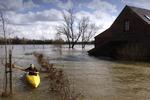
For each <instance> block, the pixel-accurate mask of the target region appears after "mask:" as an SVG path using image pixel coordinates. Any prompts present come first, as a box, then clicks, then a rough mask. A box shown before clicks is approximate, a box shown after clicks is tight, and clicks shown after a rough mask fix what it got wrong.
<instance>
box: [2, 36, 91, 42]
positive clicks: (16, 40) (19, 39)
mask: <svg viewBox="0 0 150 100" xmlns="http://www.w3.org/2000/svg"><path fill="white" fill-rule="evenodd" d="M0 44H5V39H4V38H0ZM7 44H68V42H67V41H64V40H57V39H55V40H52V39H51V40H40V39H39V40H34V39H25V38H18V37H15V38H9V39H7ZM77 44H82V42H77ZM86 44H93V41H90V42H86Z"/></svg>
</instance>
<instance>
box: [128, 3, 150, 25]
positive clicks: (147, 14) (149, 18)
mask: <svg viewBox="0 0 150 100" xmlns="http://www.w3.org/2000/svg"><path fill="white" fill-rule="evenodd" d="M128 7H129V8H131V10H132V11H134V12H135V13H136V14H137V15H138V16H139V17H141V18H142V19H143V20H144V21H145V22H146V23H148V24H150V10H148V9H144V8H138V7H133V6H128Z"/></svg>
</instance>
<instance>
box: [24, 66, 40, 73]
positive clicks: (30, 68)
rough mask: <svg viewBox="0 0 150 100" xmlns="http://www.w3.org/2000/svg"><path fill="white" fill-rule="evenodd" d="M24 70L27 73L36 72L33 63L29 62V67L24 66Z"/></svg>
mask: <svg viewBox="0 0 150 100" xmlns="http://www.w3.org/2000/svg"><path fill="white" fill-rule="evenodd" d="M25 71H26V72H29V75H35V74H36V73H37V72H38V70H37V69H36V68H35V66H34V64H30V67H28V68H26V69H25Z"/></svg>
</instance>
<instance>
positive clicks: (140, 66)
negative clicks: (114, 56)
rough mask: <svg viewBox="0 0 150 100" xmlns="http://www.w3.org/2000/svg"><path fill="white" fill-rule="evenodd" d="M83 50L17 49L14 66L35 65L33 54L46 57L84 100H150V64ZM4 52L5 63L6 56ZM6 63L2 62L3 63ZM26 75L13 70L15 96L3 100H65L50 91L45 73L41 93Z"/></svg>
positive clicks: (17, 47) (48, 47) (0, 86)
mask: <svg viewBox="0 0 150 100" xmlns="http://www.w3.org/2000/svg"><path fill="white" fill-rule="evenodd" d="M91 48H93V46H91V45H89V46H87V48H86V49H85V50H82V49H81V46H76V48H75V49H73V50H69V49H68V48H67V46H62V47H61V48H60V46H56V45H45V46H44V47H43V46H42V45H35V46H33V45H23V46H22V45H14V46H13V62H16V64H18V65H21V66H23V67H24V68H26V67H28V66H29V64H30V63H34V64H35V65H36V66H37V67H38V68H40V66H39V64H38V63H37V61H36V58H35V57H34V56H33V55H31V54H32V52H39V53H43V54H44V55H45V56H46V57H47V58H48V60H49V62H50V63H54V66H55V67H56V68H61V69H63V70H64V72H65V74H66V75H67V77H68V78H69V80H70V82H71V85H72V86H73V87H74V89H75V91H76V92H77V93H80V94H81V95H82V97H81V98H80V100H150V63H142V62H141V63H139V62H127V61H110V60H103V59H98V58H95V57H92V56H89V55H88V54H87V52H86V51H87V50H89V49H91ZM3 49H4V48H3V46H1V48H0V52H1V54H0V57H1V59H2V58H3V56H4V53H3ZM1 62H2V60H1ZM3 70H4V67H3V66H2V65H1V67H0V76H1V77H0V91H2V89H3V84H2V83H3V75H4V72H3ZM23 75H24V72H21V71H19V70H17V69H14V70H13V83H14V84H13V89H14V90H13V91H14V95H13V96H12V97H9V98H1V97H0V100H61V97H60V96H58V95H57V94H55V93H51V92H49V91H48V88H49V82H48V81H47V79H46V78H45V74H43V73H41V85H40V86H39V88H37V89H31V88H30V87H28V85H27V84H26V82H25V81H24V79H23V77H22V76H23Z"/></svg>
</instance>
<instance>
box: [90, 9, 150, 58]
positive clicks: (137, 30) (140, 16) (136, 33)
mask: <svg viewBox="0 0 150 100" xmlns="http://www.w3.org/2000/svg"><path fill="white" fill-rule="evenodd" d="M88 53H89V54H91V55H95V56H108V57H114V58H119V59H120V58H123V59H133V60H146V59H150V10H147V9H143V8H137V7H132V6H126V7H125V8H124V9H123V10H122V12H121V13H120V15H119V16H118V17H117V19H116V20H115V21H114V23H113V24H112V25H111V27H110V28H108V29H107V30H105V31H104V32H102V33H100V34H99V35H97V36H96V37H95V47H94V48H93V49H92V50H90V51H88Z"/></svg>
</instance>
